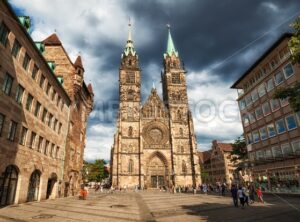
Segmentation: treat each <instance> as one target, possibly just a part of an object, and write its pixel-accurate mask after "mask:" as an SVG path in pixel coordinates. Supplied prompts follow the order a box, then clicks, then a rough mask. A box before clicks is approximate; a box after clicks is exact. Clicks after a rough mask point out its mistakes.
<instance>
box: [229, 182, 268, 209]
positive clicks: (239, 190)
mask: <svg viewBox="0 0 300 222" xmlns="http://www.w3.org/2000/svg"><path fill="white" fill-rule="evenodd" d="M230 192H231V196H232V199H233V204H234V206H235V207H238V206H239V202H240V205H241V208H242V209H244V208H245V205H247V206H250V205H249V204H253V203H254V201H255V196H257V198H258V201H259V202H261V203H264V200H263V194H262V190H261V187H257V188H256V189H255V187H254V185H249V186H247V187H246V186H241V185H240V186H236V185H235V184H233V185H232V186H231V190H230Z"/></svg>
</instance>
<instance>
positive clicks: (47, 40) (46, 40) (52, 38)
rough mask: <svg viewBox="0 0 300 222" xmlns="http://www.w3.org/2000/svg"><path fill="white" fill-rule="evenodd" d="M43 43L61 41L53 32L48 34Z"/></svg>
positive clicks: (54, 43) (55, 43)
mask: <svg viewBox="0 0 300 222" xmlns="http://www.w3.org/2000/svg"><path fill="white" fill-rule="evenodd" d="M43 43H44V44H45V45H62V44H61V41H60V40H59V38H58V36H57V35H56V33H53V34H52V35H50V36H48V37H47V38H46V39H45V40H44V41H43Z"/></svg>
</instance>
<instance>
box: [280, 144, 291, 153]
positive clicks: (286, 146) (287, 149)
mask: <svg viewBox="0 0 300 222" xmlns="http://www.w3.org/2000/svg"><path fill="white" fill-rule="evenodd" d="M281 150H282V153H283V155H284V156H289V155H292V154H293V149H292V147H291V146H290V144H289V143H285V144H282V145H281Z"/></svg>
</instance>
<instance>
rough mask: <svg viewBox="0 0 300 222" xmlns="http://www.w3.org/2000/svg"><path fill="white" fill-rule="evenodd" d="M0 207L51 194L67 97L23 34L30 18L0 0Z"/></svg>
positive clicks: (58, 170) (58, 173) (59, 168)
mask: <svg viewBox="0 0 300 222" xmlns="http://www.w3.org/2000/svg"><path fill="white" fill-rule="evenodd" d="M0 11H1V13H0V87H1V88H0V207H3V206H6V205H9V204H14V203H22V202H26V201H36V200H41V199H48V198H55V197H56V196H57V195H58V191H59V188H58V181H59V180H62V179H63V162H64V150H65V147H66V136H67V129H68V125H69V124H68V120H67V119H66V118H65V117H66V116H68V115H69V112H70V102H71V101H70V98H69V96H68V95H67V93H66V92H65V90H64V89H63V87H62V85H61V84H60V82H59V81H58V80H57V78H56V77H55V75H54V70H53V68H54V67H53V66H52V63H47V62H46V60H45V59H44V57H43V55H42V54H43V51H44V46H43V44H41V43H40V42H37V43H34V42H33V40H32V39H31V37H30V35H29V34H28V30H29V29H30V19H29V17H16V15H15V14H14V12H13V10H12V9H11V7H10V6H9V5H8V3H7V2H6V1H0Z"/></svg>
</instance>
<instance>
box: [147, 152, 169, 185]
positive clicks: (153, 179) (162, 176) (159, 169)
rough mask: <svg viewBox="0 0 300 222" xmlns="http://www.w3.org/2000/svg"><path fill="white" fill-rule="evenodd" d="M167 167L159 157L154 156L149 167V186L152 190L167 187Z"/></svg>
mask: <svg viewBox="0 0 300 222" xmlns="http://www.w3.org/2000/svg"><path fill="white" fill-rule="evenodd" d="M167 172H168V170H167V166H165V164H164V162H163V161H162V160H161V159H160V158H159V157H158V156H154V157H153V158H152V159H151V161H150V163H149V165H148V175H149V177H148V178H149V179H150V181H149V183H150V184H149V185H150V187H152V188H159V187H162V186H166V185H167V181H166V179H167Z"/></svg>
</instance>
